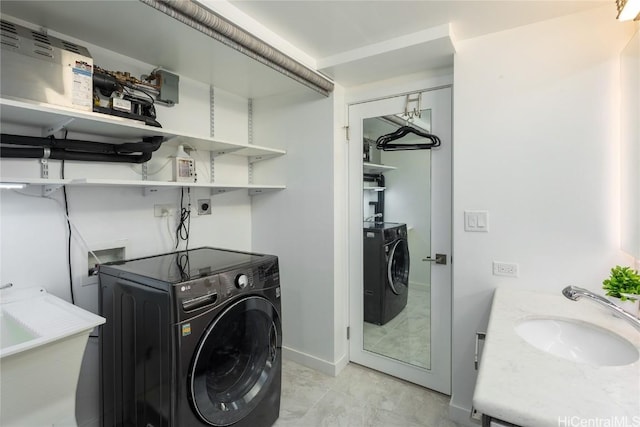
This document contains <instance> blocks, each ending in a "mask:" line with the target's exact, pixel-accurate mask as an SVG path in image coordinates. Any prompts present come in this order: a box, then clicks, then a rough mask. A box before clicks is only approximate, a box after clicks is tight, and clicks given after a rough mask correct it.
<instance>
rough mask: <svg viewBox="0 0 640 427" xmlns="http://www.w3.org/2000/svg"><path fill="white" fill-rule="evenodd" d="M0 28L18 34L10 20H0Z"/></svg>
mask: <svg viewBox="0 0 640 427" xmlns="http://www.w3.org/2000/svg"><path fill="white" fill-rule="evenodd" d="M0 28H1V29H2V31H6V32H8V33H12V34H18V30H17V28H16V26H15V25H14V24H12V23H11V22H7V21H2V20H0Z"/></svg>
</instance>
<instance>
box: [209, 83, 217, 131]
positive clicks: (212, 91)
mask: <svg viewBox="0 0 640 427" xmlns="http://www.w3.org/2000/svg"><path fill="white" fill-rule="evenodd" d="M215 98H216V93H215V88H214V87H213V86H209V136H210V137H211V138H213V137H214V136H215V130H216V129H215V105H216V104H215V100H216V99H215Z"/></svg>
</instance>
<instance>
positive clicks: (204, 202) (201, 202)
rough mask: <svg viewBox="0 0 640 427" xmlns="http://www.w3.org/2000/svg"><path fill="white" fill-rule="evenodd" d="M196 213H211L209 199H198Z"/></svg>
mask: <svg viewBox="0 0 640 427" xmlns="http://www.w3.org/2000/svg"><path fill="white" fill-rule="evenodd" d="M198 215H211V199H198Z"/></svg>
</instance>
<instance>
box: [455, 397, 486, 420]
mask: <svg viewBox="0 0 640 427" xmlns="http://www.w3.org/2000/svg"><path fill="white" fill-rule="evenodd" d="M452 397H453V396H452ZM449 419H450V420H451V421H453V422H455V423H456V424H458V425H460V426H464V427H478V426H479V425H480V424H481V422H480V421H479V420H474V419H473V418H471V408H463V407H462V406H457V405H454V404H453V403H451V402H449Z"/></svg>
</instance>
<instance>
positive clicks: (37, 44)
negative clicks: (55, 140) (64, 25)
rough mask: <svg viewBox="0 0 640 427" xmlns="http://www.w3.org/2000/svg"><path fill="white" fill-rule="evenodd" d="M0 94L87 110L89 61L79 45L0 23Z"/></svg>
mask: <svg viewBox="0 0 640 427" xmlns="http://www.w3.org/2000/svg"><path fill="white" fill-rule="evenodd" d="M0 24H1V26H2V36H1V45H2V61H0V73H1V74H2V79H1V80H0V93H2V96H5V97H7V96H8V97H15V98H22V99H27V100H31V101H37V102H44V103H48V104H55V105H61V106H65V107H71V108H75V109H78V110H84V111H91V110H92V107H93V102H92V99H93V88H92V83H91V82H92V76H93V58H92V57H91V55H90V54H89V51H88V50H87V49H86V48H85V47H82V46H79V45H77V44H75V43H71V42H68V41H65V40H61V39H59V38H56V37H53V36H50V35H48V34H46V33H44V32H39V31H35V30H31V29H29V28H26V27H23V26H21V25H18V24H15V23H12V22H9V21H7V20H4V19H2V20H0Z"/></svg>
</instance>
